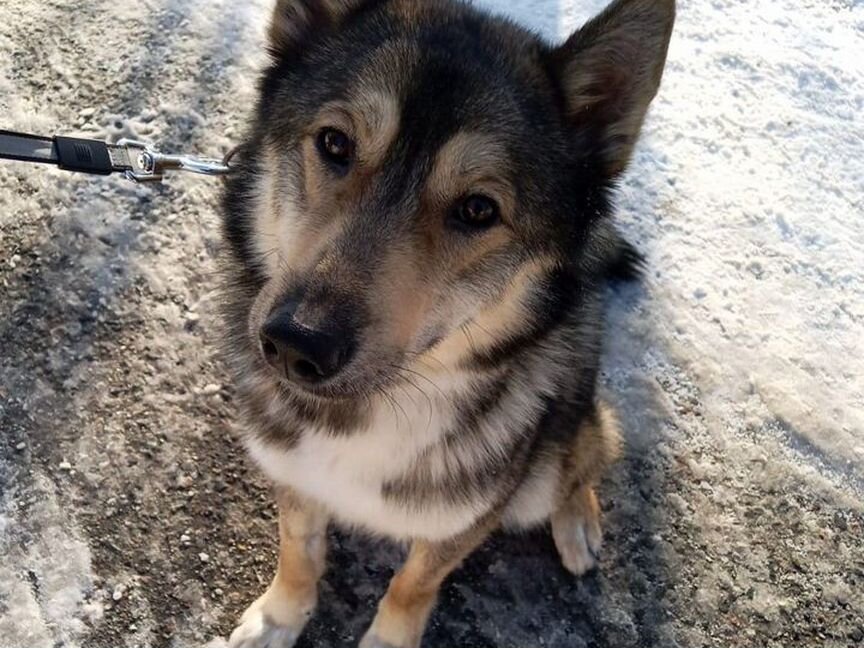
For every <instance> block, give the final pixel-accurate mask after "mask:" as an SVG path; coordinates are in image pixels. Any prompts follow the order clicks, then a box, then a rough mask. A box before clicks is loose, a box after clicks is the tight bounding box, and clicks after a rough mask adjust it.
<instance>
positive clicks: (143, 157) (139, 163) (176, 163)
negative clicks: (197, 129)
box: [110, 139, 231, 182]
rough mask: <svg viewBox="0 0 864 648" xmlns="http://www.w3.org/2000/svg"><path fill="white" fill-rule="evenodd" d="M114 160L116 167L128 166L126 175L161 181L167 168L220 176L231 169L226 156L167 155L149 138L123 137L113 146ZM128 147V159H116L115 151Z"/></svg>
mask: <svg viewBox="0 0 864 648" xmlns="http://www.w3.org/2000/svg"><path fill="white" fill-rule="evenodd" d="M110 148H111V151H110V154H111V156H112V161H113V162H114V163H115V166H116V167H128V168H126V169H125V171H124V175H125V176H126V177H127V178H129V179H130V180H134V181H135V182H160V181H161V180H162V178H163V177H164V174H165V171H188V172H190V173H199V174H201V175H208V176H218V175H225V174H227V173H229V172H230V171H231V168H230V167H229V166H228V164H226V161H225V160H217V159H215V158H208V157H201V156H197V155H166V154H164V153H160V152H159V151H156V150H155V149H153V148H151V147H150V145H148V144H146V143H145V142H139V141H137V140H131V139H121V140H120V141H119V142H117V144H116V145H115V146H114V147H110ZM119 151H125V154H126V155H127V156H128V162H127V160H119V159H118V160H113V158H114V154H115V152H116V153H118V154H119V155H122V153H119Z"/></svg>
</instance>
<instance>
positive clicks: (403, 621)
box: [360, 519, 497, 648]
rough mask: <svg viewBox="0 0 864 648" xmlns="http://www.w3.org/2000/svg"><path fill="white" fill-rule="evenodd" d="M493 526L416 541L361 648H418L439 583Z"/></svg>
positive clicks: (485, 523)
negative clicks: (446, 537)
mask: <svg viewBox="0 0 864 648" xmlns="http://www.w3.org/2000/svg"><path fill="white" fill-rule="evenodd" d="M496 524H497V520H495V521H492V520H489V519H487V520H484V521H482V522H479V523H477V524H476V525H475V526H474V527H472V528H471V529H469V530H468V531H466V532H464V533H462V534H460V535H458V536H456V537H455V538H451V539H449V540H445V541H442V542H428V541H424V540H416V541H415V542H414V543H413V544H412V545H411V551H410V553H409V554H408V560H406V561H405V564H404V565H403V566H402V569H400V570H399V572H398V573H397V574H396V575H395V576H394V577H393V580H391V581H390V587H389V588H388V589H387V594H386V595H385V596H384V598H383V599H381V602H380V603H379V604H378V614H376V615H375V620H374V621H373V622H372V626H371V627H370V628H369V630H368V631H367V632H366V636H365V637H363V640H362V641H361V642H360V648H418V647H419V646H420V641H421V639H422V638H423V630H424V628H425V627H426V621H427V620H428V619H429V613H430V612H431V611H432V608H433V607H434V605H435V600H436V598H437V596H438V589H439V587H440V586H441V583H442V582H443V581H444V579H445V578H446V577H447V575H448V574H450V572H452V571H453V570H454V569H456V567H458V566H459V564H460V563H461V562H462V560H463V559H464V558H465V557H466V556H467V555H468V554H470V553H471V552H472V551H473V550H474V549H475V548H476V547H477V546H478V545H479V544H480V543H481V542H482V541H483V540H484V539H485V538H486V536H487V535H489V532H490V531H491V530H492V529H493V528H494V527H495V525H496Z"/></svg>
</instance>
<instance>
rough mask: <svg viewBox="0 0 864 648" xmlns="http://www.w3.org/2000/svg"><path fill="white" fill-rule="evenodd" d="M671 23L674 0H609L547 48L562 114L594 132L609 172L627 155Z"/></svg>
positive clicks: (658, 72) (659, 71)
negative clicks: (550, 49) (552, 47)
mask: <svg viewBox="0 0 864 648" xmlns="http://www.w3.org/2000/svg"><path fill="white" fill-rule="evenodd" d="M674 22H675V0H615V1H614V2H613V3H612V4H611V5H609V6H608V7H607V8H606V10H605V11H603V13H601V14H600V15H599V16H597V17H596V18H594V19H593V20H592V21H590V22H589V23H588V24H586V25H585V26H584V27H582V28H581V29H580V30H579V31H577V32H576V33H575V34H573V35H572V36H571V37H570V38H569V39H567V42H565V43H564V44H563V45H561V46H560V47H558V48H556V49H555V50H553V52H552V69H553V71H554V73H555V74H557V76H558V79H559V83H560V85H561V88H562V90H563V93H564V99H565V103H566V106H567V108H566V109H567V116H568V118H569V119H570V120H571V123H573V124H574V125H575V126H577V127H580V128H581V127H584V128H588V129H592V130H594V132H595V133H596V134H597V135H598V136H599V138H600V147H601V153H602V156H603V160H604V165H605V168H606V173H607V174H608V176H609V177H614V176H616V175H618V174H619V173H621V172H622V171H623V170H624V169H625V168H626V167H627V163H628V162H629V160H630V155H631V154H632V152H633V146H634V144H635V143H636V139H637V138H638V136H639V131H640V129H641V128H642V121H643V120H644V119H645V112H646V111H647V110H648V104H650V103H651V100H652V99H653V98H654V95H655V94H656V93H657V88H658V87H659V86H660V78H661V76H662V75H663V66H664V64H665V62H666V50H667V49H668V47H669V38H670V36H671V35H672V25H673V23H674Z"/></svg>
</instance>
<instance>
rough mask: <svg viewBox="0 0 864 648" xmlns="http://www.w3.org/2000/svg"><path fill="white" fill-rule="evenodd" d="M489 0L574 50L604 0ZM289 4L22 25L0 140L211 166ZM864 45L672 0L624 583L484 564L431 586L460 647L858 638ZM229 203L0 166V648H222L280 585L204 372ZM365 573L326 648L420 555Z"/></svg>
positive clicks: (622, 557) (502, 551)
mask: <svg viewBox="0 0 864 648" xmlns="http://www.w3.org/2000/svg"><path fill="white" fill-rule="evenodd" d="M482 4H485V5H487V6H489V7H490V8H492V9H493V10H495V11H501V12H504V13H508V14H509V15H511V16H512V17H513V18H514V19H516V20H518V21H520V22H522V23H523V24H526V25H528V26H530V27H532V28H534V29H536V30H538V31H540V32H542V33H543V34H545V35H547V36H548V37H549V38H552V39H561V38H563V37H565V36H566V35H567V34H568V33H569V32H570V31H571V30H572V29H573V28H575V27H576V26H577V25H579V24H581V23H582V22H583V21H584V20H585V19H586V18H588V17H589V16H590V15H592V14H594V13H596V12H597V11H598V10H599V9H601V8H602V6H603V4H604V3H603V2H602V0H580V1H576V0H535V1H533V2H522V3H511V2H506V1H505V0H487V1H486V2H484V3H482ZM269 6H270V3H269V2H267V1H266V0H254V1H252V2H228V1H226V0H206V1H205V0H146V1H144V2H139V3H117V2H109V1H108V0H94V1H93V2H87V3H76V2H72V1H71V0H52V1H51V2H37V1H35V0H28V1H25V2H16V3H11V2H10V3H0V52H2V53H3V56H0V127H3V128H8V129H18V130H26V131H32V132H38V133H54V132H63V133H67V134H76V133H77V134H82V135H85V136H91V137H109V138H112V139H116V138H117V137H121V136H127V137H140V138H145V139H153V140H154V141H157V142H159V143H160V145H161V146H163V148H165V149H166V150H183V151H186V150H194V151H200V152H202V153H204V154H212V155H218V154H220V153H222V152H224V151H226V150H227V149H229V148H230V147H231V146H232V145H233V144H234V143H236V141H237V138H238V133H239V132H240V130H241V128H242V119H243V116H244V115H245V113H246V111H248V109H249V107H250V103H251V101H252V99H253V97H254V81H255V70H256V69H257V67H258V66H259V65H260V64H261V61H262V56H263V54H262V52H261V48H260V42H261V39H262V35H263V32H264V26H265V23H266V19H267V11H268V10H269ZM862 52H864V4H862V3H861V2H860V1H856V0H711V1H710V2H707V1H704V0H679V12H678V22H677V25H676V31H675V34H674V36H673V41H672V45H671V48H670V52H669V60H668V65H667V69H666V74H665V77H664V82H663V86H662V88H661V91H660V94H659V96H658V97H657V99H656V100H655V102H654V104H653V107H652V109H651V112H650V114H649V117H648V120H647V121H646V124H645V130H644V134H643V138H642V141H641V143H640V145H639V148H638V150H637V154H636V156H635V159H634V162H633V165H632V168H631V170H630V172H629V173H628V174H627V176H626V178H625V180H624V181H623V183H622V186H621V192H620V197H619V207H620V221H621V223H622V224H623V227H624V230H625V231H626V233H627V235H628V237H629V238H630V239H631V240H633V241H634V242H636V243H637V244H638V246H639V247H640V249H642V250H643V251H644V252H646V253H647V255H648V262H649V264H648V265H649V272H648V276H647V277H646V280H645V281H644V282H643V284H642V285H641V286H640V287H628V288H623V289H620V290H618V291H616V292H615V293H614V294H613V295H612V296H611V297H612V298H611V318H612V324H611V327H610V328H611V330H610V336H609V339H608V348H607V354H606V362H605V367H604V375H603V382H604V391H605V392H606V394H607V396H608V397H609V398H610V399H611V400H612V401H613V402H614V403H615V404H616V406H617V407H618V408H619V409H620V410H621V418H622V422H623V423H624V427H625V429H626V431H627V441H628V448H629V450H628V456H627V457H626V459H625V460H624V461H623V462H622V463H621V464H620V467H619V468H618V469H616V471H613V473H614V474H613V475H612V477H611V478H610V482H609V484H607V489H605V497H604V498H603V499H604V500H605V501H606V508H607V511H606V518H607V519H606V529H607V536H608V538H609V542H608V543H607V547H606V550H605V551H606V552H607V553H606V554H605V555H606V556H607V558H605V559H604V565H603V572H602V574H601V575H600V576H598V577H596V578H597V579H599V580H594V581H590V580H589V581H586V583H587V584H584V585H582V584H580V585H576V586H574V585H570V584H568V582H566V581H565V580H563V577H561V576H560V575H559V574H556V573H551V572H550V570H553V569H554V568H553V567H551V566H550V565H553V564H554V559H553V558H551V557H549V556H547V555H546V554H545V553H543V551H544V550H541V549H535V548H534V545H532V546H531V548H530V549H525V550H524V551H523V550H522V549H524V546H523V545H520V544H518V542H520V541H513V542H516V544H515V545H512V544H508V542H510V541H503V540H502V541H500V542H498V541H496V543H493V545H492V548H491V549H488V550H484V551H481V554H480V557H479V558H478V559H477V561H475V562H471V563H469V564H468V565H467V566H466V571H465V573H464V574H463V576H462V577H460V576H457V577H455V578H454V579H453V580H454V584H453V586H452V587H451V589H449V590H448V594H447V595H445V596H444V597H442V612H441V613H440V614H441V616H440V617H439V618H438V619H439V620H438V622H437V623H438V625H435V624H434V623H433V626H434V627H433V628H432V632H433V633H438V634H437V635H435V636H437V637H439V639H440V637H445V638H446V637H449V636H450V635H448V632H453V633H456V634H458V636H462V637H469V638H473V640H475V641H480V640H481V639H482V640H483V641H486V642H487V645H493V644H494V645H508V646H509V645H527V644H528V643H530V642H531V641H532V638H536V637H537V635H538V633H539V632H540V630H539V629H538V627H537V626H536V624H537V623H541V622H535V621H528V620H525V619H524V618H523V616H522V615H520V614H516V613H514V609H527V610H529V611H531V612H532V614H534V615H536V618H538V619H545V624H546V625H545V627H544V628H543V630H544V632H545V635H544V639H545V640H546V645H550V646H565V645H566V646H568V647H569V646H580V645H601V646H615V647H616V648H617V647H620V646H635V645H639V643H640V642H642V643H643V645H648V644H650V643H652V642H654V643H660V644H663V645H669V646H674V645H730V641H732V642H734V643H735V644H736V645H737V644H738V642H740V641H744V642H748V641H749V642H751V643H752V645H772V642H773V645H797V644H800V645H815V644H817V643H818V644H819V645H826V646H845V645H849V644H850V643H854V642H855V641H860V640H861V638H862V637H864V624H862V622H861V619H862V618H864V600H862V591H864V581H862V574H864V564H862V558H861V555H862V554H861V546H862V542H864V517H862V516H864V379H862V376H864V354H862V351H861V350H862V349H864V325H862V323H864V263H862V258H864V224H862V215H864V214H862V212H864V209H862V207H864V117H862V114H864V56H862V55H861V53H862ZM215 193H216V184H215V181H212V180H205V179H200V178H188V177H176V178H172V179H171V180H170V181H169V182H168V183H167V186H165V187H136V186H133V185H130V184H127V183H125V182H124V181H123V180H121V179H100V178H88V177H82V176H75V175H69V174H64V173H62V172H59V171H56V170H52V169H49V168H45V167H33V166H27V165H20V164H15V165H12V164H3V165H0V555H2V560H0V637H2V638H3V640H2V641H0V643H2V644H3V645H4V646H10V647H13V648H18V646H22V647H23V646H27V647H28V648H29V647H31V646H32V647H33V648H41V647H42V646H54V645H59V644H60V643H62V644H63V645H66V646H79V645H85V643H86V645H88V646H90V645H93V646H101V645H111V646H115V645H116V646H119V645H124V644H125V645H129V646H151V645H152V646H167V645H172V644H171V643H169V640H168V639H166V638H165V636H164V634H163V632H164V631H165V628H171V629H172V630H171V639H170V641H171V642H172V643H173V645H175V646H202V645H205V644H207V642H209V641H211V640H213V641H214V643H213V644H212V645H214V646H215V645H219V644H218V639H217V638H216V635H217V634H219V633H221V634H224V633H225V632H226V631H227V630H228V629H230V625H231V622H232V619H233V618H235V617H236V615H237V612H238V611H239V610H241V609H242V607H243V605H245V604H246V603H248V601H249V600H251V597H253V596H254V595H255V593H256V592H258V591H259V590H260V588H261V586H262V583H263V582H266V579H267V578H269V573H268V572H269V569H270V562H271V560H272V554H271V553H268V551H270V550H269V549H267V548H266V547H267V546H268V545H267V543H268V542H270V541H271V539H272V528H270V526H268V524H269V522H272V512H270V513H268V512H267V511H268V510H269V509H267V507H266V505H264V504H261V503H260V502H262V501H266V493H265V491H264V490H263V489H262V488H261V486H260V484H259V483H258V482H257V481H256V477H254V475H253V474H252V473H249V472H248V471H246V468H244V467H243V465H242V460H240V459H239V456H240V451H239V449H238V448H236V447H234V446H232V445H231V444H230V442H229V441H228V440H227V438H226V437H227V435H226V434H225V433H224V432H223V431H222V430H221V428H220V426H223V427H224V424H223V423H222V420H223V419H224V418H225V417H226V416H227V415H228V413H229V412H230V407H228V406H227V405H225V404H224V394H225V393H226V392H225V390H224V389H223V388H222V385H223V381H224V376H222V375H221V373H220V371H219V369H218V367H217V366H216V365H214V363H213V362H212V360H211V359H210V358H211V355H212V339H211V336H210V332H209V329H208V327H209V322H210V321H212V307H211V296H210V291H211V289H212V287H213V286H214V285H215V279H214V278H213V277H212V272H213V269H214V267H213V256H214V252H213V251H214V250H215V248H216V246H217V245H218V234H217V230H216V215H215V213H216V199H215ZM217 431H218V432H219V435H218V436H217V435H216V432H217ZM216 469H218V470H220V471H224V472H220V473H219V475H218V477H213V475H212V473H213V472H214V470H216ZM244 471H246V472H244ZM248 484H252V485H251V486H250V485H248ZM213 498H219V499H218V500H214V499H213ZM213 501H219V502H220V505H219V506H218V507H215V508H216V509H218V513H217V519H218V522H216V521H214V519H213V518H212V516H211V515H210V513H211V512H212V510H213V509H214V505H213ZM268 515H269V516H270V517H268ZM223 523H224V524H223ZM178 538H179V540H178ZM111 545H114V547H116V548H118V549H119V551H120V553H119V554H118V553H117V552H116V551H114V549H112V548H111ZM237 545H242V546H243V547H244V549H243V550H238V549H236V546H237ZM513 546H516V547H517V548H520V549H519V551H517V552H516V553H513ZM375 551H378V546H377V545H374V546H372V545H369V544H368V543H365V544H364V542H363V541H354V540H350V541H349V540H344V539H341V538H340V539H339V541H338V542H337V546H336V548H335V549H334V554H333V556H334V557H333V560H334V561H336V562H337V563H338V564H339V565H340V569H339V570H337V571H336V572H335V573H334V574H333V575H332V576H328V577H327V578H332V579H334V580H332V581H330V582H329V584H325V588H324V590H325V591H324V594H325V596H323V597H322V605H323V606H324V607H323V608H322V615H323V617H324V619H325V620H324V621H322V622H321V623H320V624H319V625H318V626H316V628H314V629H313V636H314V637H316V638H315V639H314V640H310V644H309V645H322V646H323V645H334V643H340V644H346V645H347V644H351V643H352V639H351V638H350V637H351V635H352V633H353V636H358V634H359V632H362V629H363V626H364V624H365V623H366V622H368V618H367V617H368V614H369V613H370V612H371V609H372V607H373V606H374V601H375V599H376V598H377V596H378V595H379V594H380V592H379V591H377V590H375V588H374V587H372V586H371V585H367V584H366V581H367V580H368V579H369V578H371V575H375V574H379V573H381V574H384V575H385V576H386V573H387V570H388V569H389V568H390V567H392V565H393V564H395V562H398V556H394V555H392V552H391V553H389V554H386V556H385V557H384V558H380V559H379V558H372V557H370V556H372V555H376V556H377V555H378V554H376V553H374V552H375ZM496 552H498V553H496ZM508 552H509V553H508ZM355 555H364V556H365V558H364V561H368V562H370V564H373V565H375V567H374V568H370V569H369V570H364V569H362V568H361V567H360V566H358V564H357V563H358V562H359V561H358V560H356V559H355V558H354V556H355ZM502 555H503V556H506V557H505V558H502V557H501V556H502ZM205 556H206V558H204V557H205ZM150 567H153V568H154V569H155V570H156V572H158V573H157V574H155V575H154V574H153V573H151V572H150V571H148V569H149V568H150ZM487 567H488V568H487ZM225 570H227V571H225ZM536 573H543V574H548V578H545V579H532V578H531V576H532V575H533V574H536ZM370 574H371V575H370ZM478 574H479V576H482V577H483V578H480V577H479V576H478ZM520 574H527V575H528V576H527V578H529V580H528V581H526V580H525V578H526V577H525V576H524V575H522V576H520ZM475 576H477V578H476V579H475ZM339 578H344V579H346V580H345V583H347V585H345V584H344V583H341V582H340V581H338V580H337V579H339ZM540 580H543V581H544V583H545V585H544V584H542V583H540V582H539V581H540ZM534 581H538V582H534ZM375 582H376V583H378V584H379V585H380V584H381V582H382V581H381V579H380V578H379V579H378V580H377V581H375ZM376 587H377V585H376ZM543 587H547V589H543ZM343 590H346V591H349V592H352V594H351V595H350V596H348V598H340V596H341V595H340V592H342V591H343ZM118 593H119V597H118V598H116V599H115V598H114V597H116V596H117V595H118ZM351 596H353V597H354V598H353V599H352V598H351ZM326 597H330V602H326V603H325V602H324V601H323V599H324V598H326ZM532 597H533V598H532ZM358 601H359V603H358ZM549 601H552V602H549ZM561 601H563V603H562V602H561ZM364 606H365V607H364ZM556 606H557V607H556ZM562 606H563V607H562ZM468 613H470V618H471V619H476V621H471V622H467V621H466V620H465V618H466V615H467V614H468ZM564 617H572V619H565V618H564ZM532 623H533V624H535V625H534V626H532ZM346 625H347V627H348V629H347V630H346V629H344V628H345V626H346ZM333 627H336V628H342V629H341V630H340V629H336V630H333V629H332V628H333ZM447 628H451V630H450V631H448V630H447ZM340 633H341V634H340ZM471 633H474V634H471ZM796 633H798V634H796ZM856 633H857V634H856ZM453 636H455V634H454V635H453ZM742 637H744V639H742ZM856 637H857V638H856ZM465 642H468V639H465ZM592 642H593V643H592ZM469 643H470V642H469Z"/></svg>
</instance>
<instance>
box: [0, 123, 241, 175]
mask: <svg viewBox="0 0 864 648" xmlns="http://www.w3.org/2000/svg"><path fill="white" fill-rule="evenodd" d="M230 155H231V154H230V153H229V156H230ZM0 159H7V160H17V161H21V162H37V163H41V164H55V165H57V166H58V167H59V168H60V169H63V170H64V171H77V172H80V173H90V174H94V175H111V174H112V173H122V174H124V175H125V176H126V177H127V178H129V179H130V180H134V181H136V182H154V181H156V182H158V181H160V180H162V178H163V176H164V172H165V171H169V170H176V171H190V172H192V173H199V174H203V175H224V174H226V173H228V172H229V171H230V170H231V168H230V167H229V166H228V158H226V159H225V160H217V159H213V158H204V157H199V156H195V155H165V154H163V153H159V152H158V151H156V150H155V149H153V148H151V147H150V146H148V145H147V144H145V143H143V142H136V141H134V140H120V141H119V142H118V143H117V144H107V143H105V142H101V141H99V140H93V139H82V138H79V137H64V136H61V135H57V136H55V137H50V138H49V137H40V136H39V135H30V134H29V133H16V132H13V131H5V130H0Z"/></svg>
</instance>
